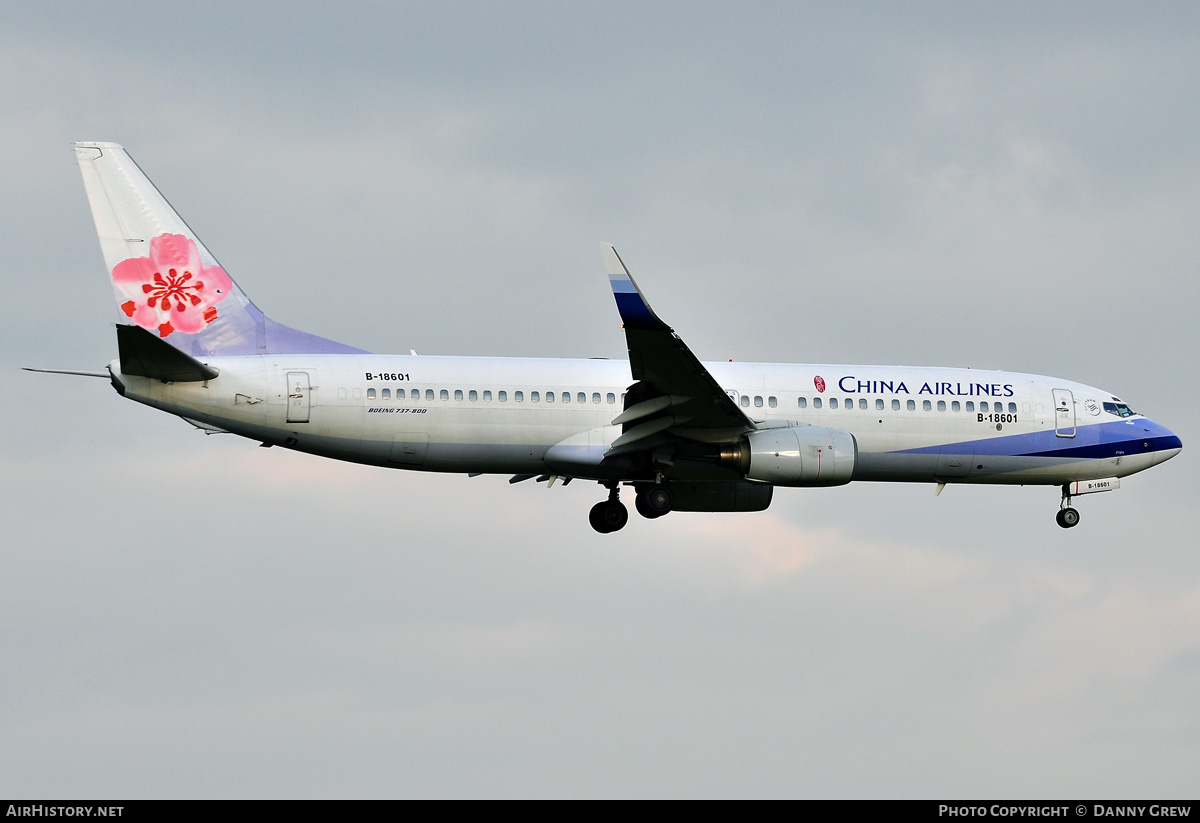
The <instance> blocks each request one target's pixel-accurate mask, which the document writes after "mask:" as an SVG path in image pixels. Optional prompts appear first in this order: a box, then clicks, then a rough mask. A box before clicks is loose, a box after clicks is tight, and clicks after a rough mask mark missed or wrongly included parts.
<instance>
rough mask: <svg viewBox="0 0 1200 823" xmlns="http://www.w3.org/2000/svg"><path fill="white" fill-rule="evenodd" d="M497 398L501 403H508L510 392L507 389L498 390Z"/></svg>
mask: <svg viewBox="0 0 1200 823" xmlns="http://www.w3.org/2000/svg"><path fill="white" fill-rule="evenodd" d="M496 399H497V400H499V401H500V402H501V403H507V402H508V392H506V391H498V392H496Z"/></svg>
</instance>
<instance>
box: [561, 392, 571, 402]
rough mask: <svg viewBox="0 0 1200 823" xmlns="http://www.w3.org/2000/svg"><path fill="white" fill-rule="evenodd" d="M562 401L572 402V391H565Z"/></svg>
mask: <svg viewBox="0 0 1200 823" xmlns="http://www.w3.org/2000/svg"><path fill="white" fill-rule="evenodd" d="M562 401H563V402H564V403H570V402H571V393H570V392H569V391H565V392H563V397H562Z"/></svg>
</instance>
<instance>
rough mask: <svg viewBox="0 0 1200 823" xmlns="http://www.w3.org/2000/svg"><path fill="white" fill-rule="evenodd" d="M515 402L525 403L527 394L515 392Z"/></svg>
mask: <svg viewBox="0 0 1200 823" xmlns="http://www.w3.org/2000/svg"><path fill="white" fill-rule="evenodd" d="M513 400H514V401H515V402H517V403H520V402H522V401H524V400H525V392H521V391H515V392H513Z"/></svg>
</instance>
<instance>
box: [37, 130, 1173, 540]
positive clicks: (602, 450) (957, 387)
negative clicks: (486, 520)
mask: <svg viewBox="0 0 1200 823" xmlns="http://www.w3.org/2000/svg"><path fill="white" fill-rule="evenodd" d="M74 148H75V154H76V157H77V160H78V163H79V167H80V169H81V171H82V173H83V180H84V185H85V188H86V190H87V196H88V200H89V202H90V205H91V210H92V216H93V218H94V220H95V223H96V231H97V233H98V235H99V238H100V246H101V249H102V251H103V254H104V260H105V265H106V268H107V269H108V272H109V275H110V278H111V281H112V286H113V292H114V295H115V297H116V303H117V307H118V309H119V310H120V314H119V315H118V316H119V320H120V322H119V323H118V325H117V326H116V330H117V351H118V358H117V359H116V360H113V361H112V362H111V363H109V364H108V366H107V368H106V369H105V370H104V371H67V370H60V369H31V371H46V372H52V373H62V374H76V375H86V376H92V377H103V378H105V379H107V380H109V381H110V382H111V384H112V386H113V388H114V389H116V391H117V392H118V393H119V394H120V395H121V396H122V397H124V398H126V399H129V400H134V401H136V402H139V403H144V404H146V405H148V406H152V407H154V408H157V409H160V410H162V411H165V412H168V413H170V414H174V415H177V416H178V417H181V418H183V419H184V420H185V421H187V422H189V423H191V424H192V425H194V426H196V427H198V428H200V429H202V430H204V431H206V432H208V433H217V432H230V433H233V434H236V435H240V436H242V437H245V438H249V439H251V440H255V441H258V442H259V443H260V444H261V445H262V446H279V447H282V448H286V449H294V450H296V451H300V452H306V453H309V454H315V455H321V456H324V457H331V458H335V459H338V460H347V461H352V462H356V463H364V464H368V465H375V466H384V467H388V468H394V469H407V470H412V471H432V472H459V473H464V474H468V475H471V476H477V475H480V474H506V475H511V477H510V482H512V483H516V482H521V481H524V480H529V479H533V478H537V480H538V481H539V482H545V483H547V484H548V485H550V486H552V485H553V484H554V483H555V481H556V480H559V479H561V480H562V482H563V484H564V485H565V484H567V483H570V482H572V481H573V480H585V481H594V482H597V483H598V484H600V486H602V487H603V488H604V489H606V490H607V496H606V497H605V499H603V500H601V501H600V502H598V503H596V504H595V505H594V506H593V507H592V509H591V511H590V513H589V522H590V523H591V525H592V527H593V528H594V529H595V530H596V531H597V532H600V533H604V534H607V533H611V532H615V531H618V530H620V529H621V528H623V527H624V526H625V525H626V523H627V522H628V520H629V513H628V510H627V508H626V506H625V504H624V503H622V502H621V500H620V492H621V489H622V487H632V489H633V492H634V504H635V508H636V509H637V511H638V513H639V514H641V515H642V516H643V517H645V518H648V519H655V518H658V517H662V516H663V515H665V514H667V513H669V512H673V511H704V512H752V511H762V510H764V509H766V508H767V507H768V506H769V505H770V504H771V501H772V496H773V493H774V490H775V487H777V486H784V487H821V486H837V485H842V484H845V483H850V482H852V481H888V482H909V483H931V484H937V485H936V488H937V493H938V494H940V493H941V491H942V490H943V489H944V488H945V486H946V485H947V484H951V483H971V484H1009V485H1012V484H1021V485H1025V484H1030V485H1047V486H1057V487H1059V489H1060V502H1059V510H1058V513H1057V515H1056V521H1057V522H1058V524H1059V525H1060V526H1062V527H1063V528H1071V527H1073V526H1075V525H1076V524H1078V522H1079V512H1078V511H1077V510H1076V509H1075V507H1074V505H1073V501H1074V498H1075V497H1078V496H1081V495H1084V494H1091V493H1096V492H1103V491H1111V490H1114V489H1117V488H1119V487H1120V478H1122V477H1126V476H1128V475H1131V474H1134V473H1136V472H1140V471H1143V470H1145V469H1148V468H1150V467H1152V466H1156V465H1158V464H1159V463H1162V462H1164V461H1165V460H1168V459H1170V458H1171V457H1173V456H1175V455H1176V454H1178V453H1179V452H1180V450H1181V449H1182V442H1181V441H1180V439H1179V437H1177V436H1176V435H1175V434H1173V433H1172V432H1171V431H1169V430H1168V429H1167V428H1165V427H1164V426H1162V425H1160V424H1158V423H1155V422H1153V421H1152V420H1150V419H1148V418H1147V417H1145V416H1144V415H1142V414H1140V413H1138V412H1135V411H1134V410H1133V409H1132V408H1131V407H1130V406H1129V405H1128V404H1127V403H1125V402H1124V401H1122V400H1121V399H1120V398H1118V397H1116V396H1115V395H1113V394H1112V393H1110V392H1108V391H1105V390H1102V389H1098V388H1095V387H1093V386H1087V385H1084V384H1082V383H1078V382H1075V381H1071V380H1063V379H1059V378H1055V377H1044V376H1040V375H1033V374H1018V373H1010V372H1003V371H983V370H975V369H961V368H928V367H926V368H913V367H904V366H840V365H804V364H795V365H793V364H779V363H732V362H730V363H702V362H701V361H700V360H699V359H697V357H696V356H695V355H694V354H693V353H692V351H691V349H690V348H688V346H687V345H685V344H684V342H683V339H682V338H681V337H680V336H679V335H678V334H677V333H676V332H675V330H674V329H672V328H671V327H670V326H669V325H667V324H666V323H665V322H663V321H662V320H661V319H660V318H659V316H658V315H657V314H656V313H655V312H654V310H653V309H652V308H651V307H650V304H649V303H648V302H647V300H646V298H645V296H644V294H643V293H642V291H641V289H640V288H639V287H638V285H637V284H636V283H635V282H634V280H633V277H632V276H631V275H630V274H629V270H628V268H627V267H626V266H625V263H624V261H623V260H622V259H621V257H620V256H619V255H618V254H617V251H616V249H615V248H613V247H612V246H609V245H604V246H602V251H603V256H604V260H605V263H606V267H607V271H608V276H609V280H610V284H611V286H612V290H613V295H614V298H615V300H616V304H617V310H618V312H619V314H620V317H621V321H622V323H623V327H624V331H625V338H626V344H627V347H628V352H629V356H628V359H627V360H619V361H618V360H607V359H590V360H582V359H540V358H510V357H440V356H424V355H417V354H416V352H412V353H411V354H409V355H381V354H371V353H369V352H366V351H363V350H362V349H358V348H355V347H353V346H349V345H345V344H343V343H339V342H335V341H333V340H329V339H326V338H323V337H319V336H317V335H315V334H310V333H307V332H303V331H299V330H296V329H293V328H289V327H288V326H284V325H282V324H281V323H278V322H276V321H274V320H272V319H271V318H269V317H267V316H266V315H265V314H263V312H262V311H260V310H259V309H258V307H257V306H255V305H254V303H252V302H250V300H249V298H248V297H246V295H245V293H244V292H243V291H242V290H241V288H240V287H239V286H238V285H237V284H236V283H235V282H234V281H233V280H232V279H231V278H230V277H229V275H228V274H227V273H226V272H225V270H224V268H223V267H221V265H220V264H219V263H218V262H217V260H216V258H214V257H213V255H212V254H211V253H210V252H209V250H208V249H207V248H206V247H205V246H204V244H203V243H202V242H201V241H200V239H199V238H198V237H197V236H196V234H195V233H194V232H193V231H192V230H191V229H190V228H189V227H188V226H187V224H186V223H184V221H183V219H182V218H181V217H180V216H179V215H178V214H177V213H176V212H175V210H174V209H173V208H172V207H171V206H170V204H169V203H168V202H167V201H166V199H165V198H164V197H163V196H162V194H160V193H159V191H158V189H157V188H155V186H154V184H153V183H151V182H150V180H149V178H147V177H146V175H145V174H144V173H143V172H142V170H141V169H140V168H139V167H138V166H137V164H136V163H134V161H133V160H132V158H131V157H130V156H129V154H128V153H127V152H126V151H125V149H124V148H123V147H121V146H120V145H118V144H116V143H99V142H81V143H76V144H75V146H74Z"/></svg>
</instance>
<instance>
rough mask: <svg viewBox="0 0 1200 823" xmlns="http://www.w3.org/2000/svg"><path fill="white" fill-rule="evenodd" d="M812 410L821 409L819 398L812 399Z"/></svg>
mask: <svg viewBox="0 0 1200 823" xmlns="http://www.w3.org/2000/svg"><path fill="white" fill-rule="evenodd" d="M813 408H814V409H819V408H821V398H819V397H814V398H813Z"/></svg>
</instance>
